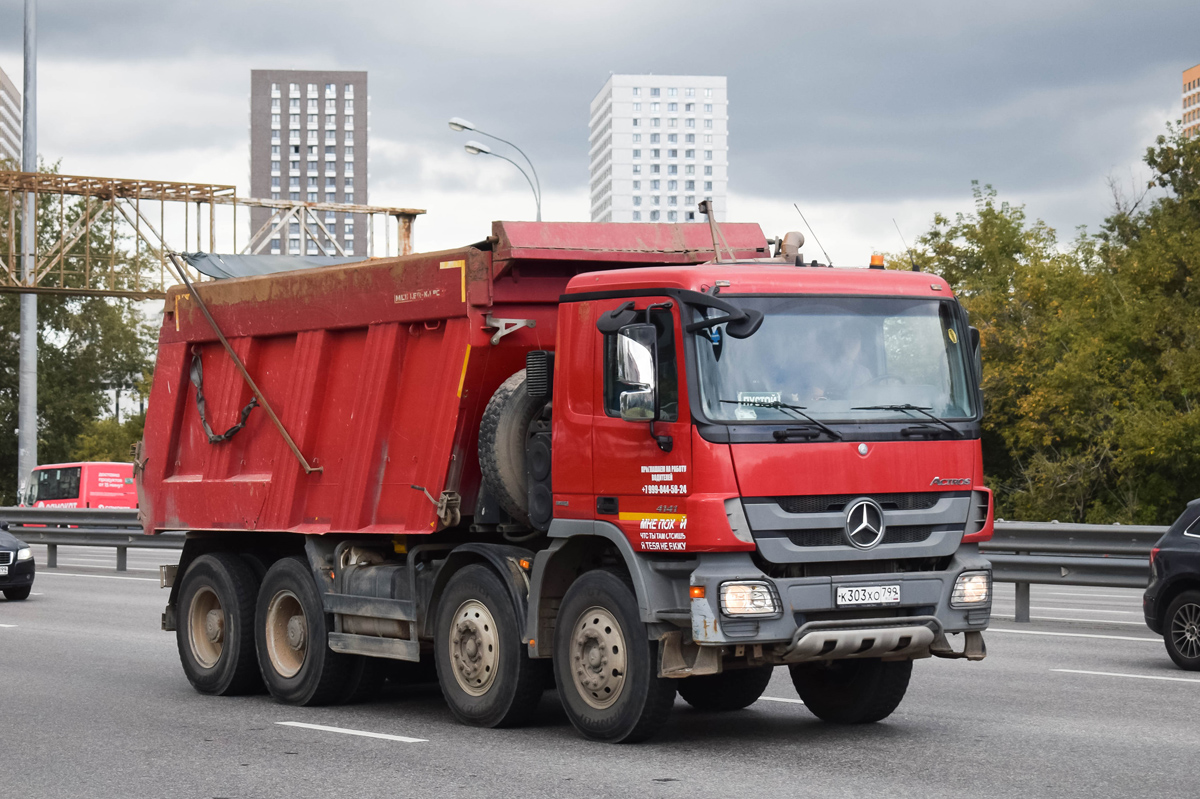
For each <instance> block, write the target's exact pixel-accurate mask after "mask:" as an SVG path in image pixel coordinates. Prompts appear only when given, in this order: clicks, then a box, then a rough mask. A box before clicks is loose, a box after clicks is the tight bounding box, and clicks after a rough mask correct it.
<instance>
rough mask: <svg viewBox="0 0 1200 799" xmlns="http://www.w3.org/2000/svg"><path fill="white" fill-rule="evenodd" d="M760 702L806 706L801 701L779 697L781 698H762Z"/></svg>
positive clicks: (759, 699)
mask: <svg viewBox="0 0 1200 799" xmlns="http://www.w3.org/2000/svg"><path fill="white" fill-rule="evenodd" d="M758 701H760V702H787V703H788V704H789V705H803V704H804V703H803V702H801V701H800V700H799V699H784V698H783V697H779V696H760V697H759V698H758Z"/></svg>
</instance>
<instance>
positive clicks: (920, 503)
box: [773, 491, 965, 513]
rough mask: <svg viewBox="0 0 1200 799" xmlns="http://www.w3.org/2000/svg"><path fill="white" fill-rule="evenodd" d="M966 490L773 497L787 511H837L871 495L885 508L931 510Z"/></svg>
mask: <svg viewBox="0 0 1200 799" xmlns="http://www.w3.org/2000/svg"><path fill="white" fill-rule="evenodd" d="M961 495H965V494H964V492H944V491H913V492H909V493H906V494H865V495H864V494H818V495H811V496H796V497H773V499H774V500H775V501H776V502H778V503H779V507H780V508H782V509H783V510H784V511H785V512H786V513H836V512H841V511H843V510H845V509H846V505H848V504H849V503H850V502H851V500H855V499H858V498H859V497H862V496H869V497H870V498H871V499H873V500H875V501H876V502H878V503H879V506H880V507H881V508H883V509H884V510H929V509H930V508H932V507H933V506H934V505H936V504H937V503H938V500H939V499H941V498H942V497H947V496H961Z"/></svg>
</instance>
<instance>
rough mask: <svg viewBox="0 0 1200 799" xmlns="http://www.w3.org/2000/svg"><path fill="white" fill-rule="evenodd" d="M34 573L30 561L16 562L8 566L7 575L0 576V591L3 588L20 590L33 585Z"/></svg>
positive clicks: (32, 564)
mask: <svg viewBox="0 0 1200 799" xmlns="http://www.w3.org/2000/svg"><path fill="white" fill-rule="evenodd" d="M35 571H36V567H35V566H34V562H33V561H32V560H18V561H14V562H13V563H11V564H9V566H8V574H6V575H3V576H0V591H2V590H4V589H5V588H21V587H23V586H26V585H32V584H33V576H34V573H35Z"/></svg>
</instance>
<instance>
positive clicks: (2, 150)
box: [0, 69, 21, 169]
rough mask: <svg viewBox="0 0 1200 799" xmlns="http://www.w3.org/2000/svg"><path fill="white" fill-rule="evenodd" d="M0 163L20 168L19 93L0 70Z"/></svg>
mask: <svg viewBox="0 0 1200 799" xmlns="http://www.w3.org/2000/svg"><path fill="white" fill-rule="evenodd" d="M0 161H11V162H12V165H11V166H10V167H9V168H10V169H20V168H21V93H20V92H18V91H17V87H16V86H14V85H13V82H12V81H11V80H9V79H8V75H5V74H4V70H2V69H0Z"/></svg>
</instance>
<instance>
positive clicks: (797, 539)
mask: <svg viewBox="0 0 1200 799" xmlns="http://www.w3.org/2000/svg"><path fill="white" fill-rule="evenodd" d="M932 534H933V525H931V524H913V525H903V526H901V525H896V526H893V527H888V528H887V530H885V531H884V533H883V542H882V543H884V544H916V543H919V542H921V541H925V540H927V539H928V538H929V536H930V535H932ZM785 535H786V536H787V539H788V540H789V541H791V542H792V543H793V544H795V545H796V546H798V547H837V546H844V547H849V546H850V545H849V544H848V543H847V542H846V533H845V531H843V530H842V529H841V528H840V527H826V528H822V529H819V530H788V531H787V532H786V533H785Z"/></svg>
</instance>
